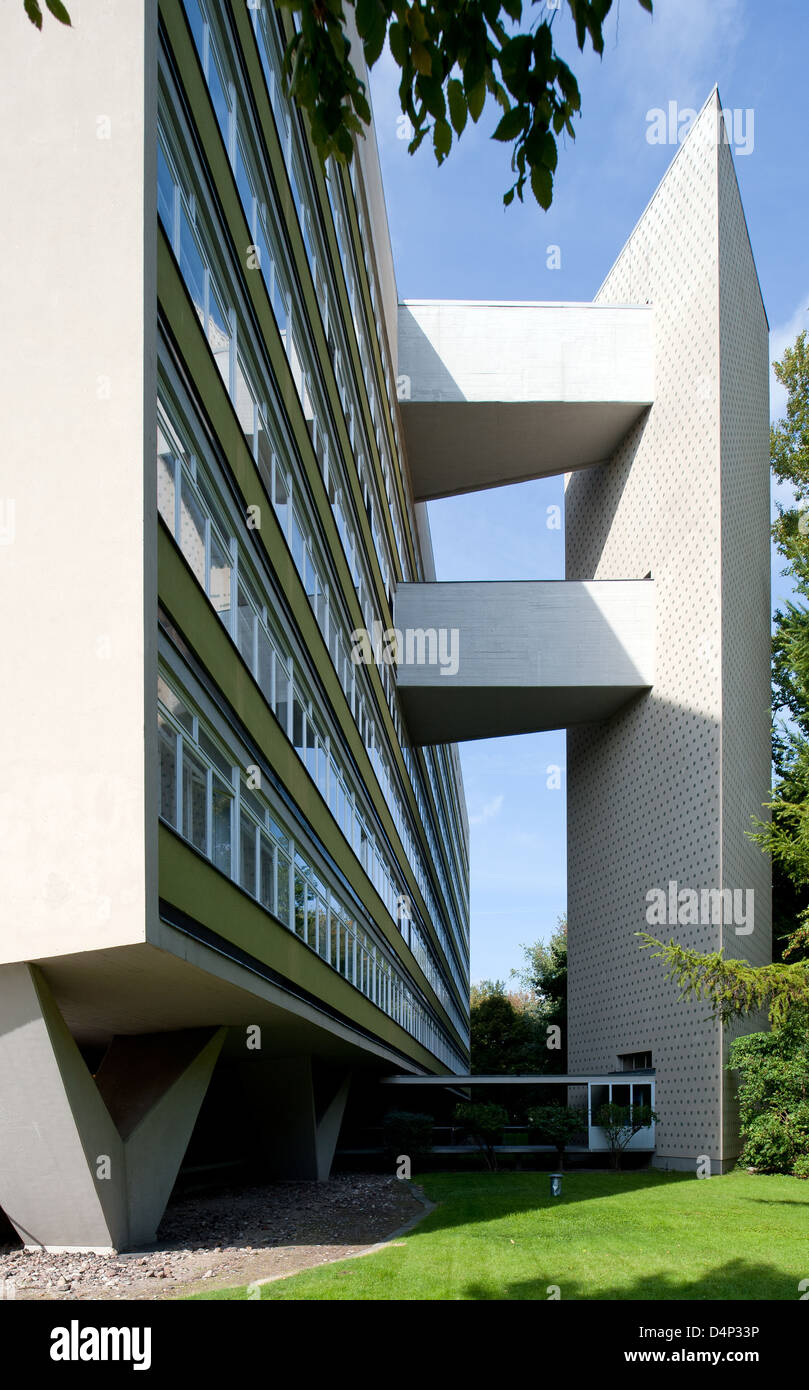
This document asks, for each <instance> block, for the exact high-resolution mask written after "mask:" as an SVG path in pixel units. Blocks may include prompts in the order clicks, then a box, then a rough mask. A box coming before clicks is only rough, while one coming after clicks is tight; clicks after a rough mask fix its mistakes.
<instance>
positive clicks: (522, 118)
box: [276, 0, 652, 208]
mask: <svg viewBox="0 0 809 1390" xmlns="http://www.w3.org/2000/svg"><path fill="white" fill-rule="evenodd" d="M276 3H277V5H278V7H279V8H281V9H289V10H292V11H293V12H295V13H296V14H297V15H298V16H299V23H298V26H297V28H296V32H295V33H294V34H293V36H292V38H291V39H290V41H289V44H288V46H287V50H286V53H285V55H284V72H285V75H286V77H287V79H288V82H289V89H290V93H291V95H292V96H293V97H294V99H295V101H296V102H297V103H298V105H299V106H300V107H301V108H302V109H303V110H305V111H306V112H307V113H308V116H309V121H310V125H311V131H312V138H313V140H314V143H315V146H316V148H317V150H318V152H319V153H320V156H321V158H322V159H323V160H324V161H325V160H326V159H327V158H328V157H329V156H332V157H333V158H334V159H337V160H339V161H341V162H348V161H350V159H351V157H352V153H353V137H354V136H361V135H363V134H364V127H365V126H366V125H368V123H369V121H370V119H371V112H370V108H369V106H368V100H367V97H366V93H365V83H364V82H362V81H361V79H360V78H359V76H358V75H357V72H356V70H355V68H354V66H353V62H352V59H351V57H350V48H351V44H350V41H349V39H348V37H347V35H346V32H345V11H344V5H343V0H276ZM346 3H348V4H351V5H353V6H354V9H355V17H356V25H357V31H358V33H359V36H360V39H361V41H362V47H363V53H364V56H365V62H366V64H367V65H368V67H369V68H371V67H373V65H374V63H375V62H376V61H377V59H378V58H379V56H380V54H381V52H382V49H383V48H384V46H385V39H386V38H387V41H388V45H389V47H390V51H391V54H392V55H393V59H394V62H395V63H396V65H397V66H398V68H399V69H400V70H401V80H400V83H399V100H400V103H401V108H402V111H403V113H404V114H405V115H406V116H407V117H408V120H409V121H410V124H411V127H412V130H413V138H412V140H411V142H410V145H409V149H410V152H411V154H412V153H413V152H414V151H415V150H417V149H418V147H419V145H420V144H421V142H422V140H424V138H425V136H427V135H430V136H431V137H432V144H433V150H434V152H435V157H436V160H437V162H438V163H439V164H441V163H443V161H444V160H445V159H446V157H447V155H448V154H449V152H450V149H451V147H452V140H453V134H454V135H455V136H456V137H458V138H459V137H460V136H461V135H462V133H463V131H464V129H465V127H466V124H467V121H468V120H470V119H471V120H472V121H473V122H476V121H478V120H479V119H480V117H481V115H482V114H483V111H484V109H485V108H486V105H487V103H488V102H489V99H490V98H491V100H492V102H494V103H495V105H496V107H497V112H498V115H499V119H498V122H497V125H496V127H495V129H494V132H493V136H492V138H493V139H495V140H502V141H503V142H504V143H505V144H508V145H511V146H512V158H511V167H512V171H513V173H514V174H515V175H516V178H515V181H514V183H513V184H512V186H511V188H509V189H508V191H507V192H506V194H505V196H504V198H503V201H504V203H506V204H509V203H511V202H512V201H513V199H514V195H515V193H516V194H517V196H518V197H519V198H520V200H522V197H523V190H524V188H525V185H526V183H529V184H530V187H531V191H532V192H533V194H534V197H535V198H536V200H537V202H538V203H539V204H540V206H541V207H543V208H548V207H550V204H551V199H552V197H553V174H554V170H555V169H556V163H557V157H558V151H557V139H558V137H559V136H560V135H561V134H562V133H563V132H565V133H566V134H568V135H569V136H570V138H571V139H575V131H574V129H573V117H574V116H575V115H576V114H577V113H578V112H579V109H580V107H581V97H580V94H579V88H578V84H577V82H576V79H575V77H574V75H573V73H572V72H571V70H570V68H569V67H568V65H567V63H565V62H563V60H562V59H561V58H560V57H559V54H558V53H557V52H556V49H555V47H554V42H553V32H552V24H553V20H554V18H555V13H554V11H549V10H548V8H547V6H546V5H545V4H544V3H542V0H531V3H529V4H528V5H527V6H526V7H525V10H526V13H525V16H524V14H523V10H524V7H523V4H522V0H463V3H462V4H455V5H453V4H445V3H442V0H424V3H418V2H417V3H412V4H411V3H409V2H408V0H346ZM638 3H639V4H640V5H641V7H642V8H643V9H644V10H647V11H648V12H649V13H650V14H651V12H652V0H638ZM566 4H567V8H568V9H569V11H570V13H571V15H572V18H573V22H574V26H575V34H576V42H577V44H578V47H579V51H580V52H583V51H584V48H585V45H586V43H587V39H588V37H589V39H590V42H591V44H592V46H593V49H594V51H595V52H596V53H598V54H603V52H604V33H603V28H604V20H605V19H606V17H607V15H608V14H609V12H610V10H611V9H612V0H566ZM537 9H538V10H539V14H538V16H536V17H534V15H535V12H536V10H537ZM523 20H525V23H524V25H523ZM521 25H522V26H523V27H521Z"/></svg>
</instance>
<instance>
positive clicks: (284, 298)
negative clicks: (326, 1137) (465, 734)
mask: <svg viewBox="0 0 809 1390" xmlns="http://www.w3.org/2000/svg"><path fill="white" fill-rule="evenodd" d="M159 38H160V45H159V55H158V83H159V88H158V91H159V95H158V126H159V133H158V153H157V209H158V224H159V226H158V238H159V247H158V257H159V259H158V267H159V269H158V403H157V413H158V432H157V444H156V447H157V501H158V511H159V526H160V528H161V533H162V540H163V542H164V543H165V544H168V545H169V546H170V547H171V548H172V549H173V550H175V551H176V552H179V555H180V556H182V560H183V563H184V566H185V567H187V570H188V571H189V572H190V574H191V575H192V576H193V579H194V581H195V582H196V585H198V586H199V589H200V590H201V591H202V592H203V594H204V595H205V597H206V599H207V602H208V604H209V606H210V610H212V617H213V620H214V621H217V620H218V623H219V624H221V627H222V628H223V629H224V632H225V633H226V635H227V638H228V639H229V646H228V653H229V655H228V658H227V660H228V661H229V662H235V663H240V664H241V665H242V666H243V667H244V668H246V675H247V676H248V677H249V679H251V680H252V681H253V682H254V683H255V686H256V687H257V688H258V690H259V691H260V692H261V696H262V698H263V700H264V702H265V703H266V707H267V708H268V710H270V711H271V712H272V715H273V716H274V719H275V720H276V721H277V723H278V726H279V727H280V729H281V731H282V732H283V735H284V736H285V738H286V739H287V740H288V742H289V744H290V745H291V747H292V748H293V749H294V751H295V754H296V755H297V759H298V764H297V767H298V771H297V777H296V779H295V780H296V781H297V780H298V779H304V780H305V782H306V786H307V795H310V794H311V791H312V789H314V790H315V791H316V794H317V796H318V797H319V799H320V802H321V803H322V807H323V810H324V811H325V812H326V814H327V815H328V816H329V817H330V818H331V820H332V821H333V822H334V823H335V824H336V827H337V829H338V830H339V833H340V847H341V848H340V856H339V858H338V860H337V864H336V866H335V863H334V860H335V856H334V855H331V854H324V853H323V852H322V850H321V849H319V847H318V838H319V837H318V834H317V832H316V830H315V829H314V828H313V827H312V826H311V825H309V826H307V825H305V824H302V822H304V821H305V819H306V817H305V815H304V813H303V811H302V810H301V809H300V808H299V815H298V817H297V823H296V824H295V825H293V824H290V822H289V817H288V815H287V816H286V818H285V814H284V809H283V807H282V806H281V805H279V804H277V803H274V802H273V800H272V796H271V793H270V791H269V790H268V787H267V786H266V784H262V781H261V776H260V772H259V770H258V769H259V765H260V764H261V761H262V752H263V750H262V749H261V748H260V746H258V745H254V746H253V748H252V750H251V748H250V747H249V746H248V744H249V740H245V737H244V731H243V730H242V729H240V728H239V727H237V725H238V722H239V721H237V720H235V719H232V720H229V718H228V714H227V702H226V701H225V700H224V699H223V698H221V692H220V691H219V687H220V684H221V680H220V675H219V671H218V670H217V669H216V666H215V664H213V665H211V666H209V667H207V668H206V672H205V679H204V680H203V681H200V679H199V672H198V670H196V672H195V669H192V668H195V667H196V666H197V665H198V661H197V662H192V663H190V665H189V663H188V662H187V661H186V654H185V652H184V643H183V642H182V641H178V640H175V639H176V627H177V626H179V627H180V629H181V630H182V628H183V624H182V621H181V619H179V618H178V612H179V609H178V603H179V600H178V599H177V597H176V595H175V594H174V593H173V592H172V585H171V579H170V574H169V569H168V568H167V567H166V566H165V565H164V566H162V567H161V568H160V571H159V600H160V605H161V614H162V623H161V638H160V644H161V645H160V662H161V674H160V681H159V690H158V702H157V719H158V730H159V751H160V768H159V777H160V815H161V822H162V824H163V826H164V827H165V828H167V829H170V830H171V832H172V833H173V834H175V835H178V836H180V837H182V839H183V840H184V841H185V842H186V843H187V844H190V845H191V846H192V847H193V848H194V849H195V850H196V852H197V853H198V854H200V855H202V856H204V858H205V859H207V860H208V861H209V863H211V864H213V865H214V867H215V868H216V869H217V870H218V871H219V872H221V873H222V874H224V875H226V876H227V877H228V878H229V879H231V880H232V882H233V884H234V885H237V886H238V887H239V888H240V889H242V890H243V891H244V892H246V893H248V894H249V895H250V897H251V898H253V899H254V900H255V901H256V902H258V903H259V904H260V905H261V906H262V907H263V908H264V909H265V910H266V912H267V913H268V914H269V916H270V917H271V918H272V920H273V923H274V924H276V925H278V924H281V925H282V926H283V927H284V928H285V929H286V930H288V931H290V932H292V933H295V934H296V936H297V937H298V939H299V940H300V941H302V942H303V943H304V944H305V945H306V946H308V947H309V948H310V949H311V950H313V951H315V952H317V954H318V955H319V956H320V958H321V960H323V961H325V962H326V963H328V964H329V965H330V966H331V967H332V968H333V969H334V970H335V971H337V972H339V973H340V974H341V976H342V977H343V979H345V980H348V981H349V982H350V983H351V984H352V985H353V986H354V987H355V988H356V989H357V990H359V991H360V992H361V993H362V994H364V995H365V997H366V999H370V1000H371V1001H372V1002H373V1003H374V1004H375V1005H376V1006H377V1007H378V1008H379V1009H381V1010H382V1011H383V1012H384V1013H386V1014H387V1015H388V1016H389V1017H390V1018H392V1019H394V1020H395V1021H396V1022H397V1023H399V1024H400V1025H401V1027H402V1028H404V1029H405V1031H406V1032H407V1033H408V1034H409V1035H410V1036H411V1037H412V1038H413V1039H414V1040H416V1041H418V1042H419V1043H421V1044H422V1046H423V1047H424V1048H426V1049H427V1051H428V1052H429V1053H430V1054H431V1055H432V1056H433V1057H435V1058H436V1059H437V1061H438V1062H439V1063H441V1064H442V1065H443V1066H445V1067H447V1068H449V1069H450V1070H454V1071H463V1070H465V1068H466V1065H467V1060H468V1027H469V989H468V984H469V901H468V868H469V857H468V856H469V847H468V842H467V838H466V830H465V820H464V814H463V789H462V787H461V786H460V783H459V779H458V773H457V760H456V759H455V758H453V755H452V749H451V748H449V747H444V746H436V747H431V748H414V747H412V746H411V745H410V743H409V742H408V739H407V734H406V730H405V726H404V723H403V720H402V717H401V713H400V709H399V703H398V695H397V689H396V679H395V672H394V671H393V670H392V669H391V668H390V667H389V666H387V665H384V664H380V665H378V666H366V665H356V664H354V663H353V662H352V660H351V652H352V636H351V635H352V633H353V632H354V631H355V630H356V629H357V628H358V627H364V628H365V629H367V630H368V631H373V629H374V624H375V623H377V622H381V623H382V624H383V627H388V626H390V625H391V624H392V617H391V611H392V603H393V596H394V592H395V589H396V585H397V584H398V583H399V582H402V581H408V580H410V581H413V580H420V579H423V578H424V570H423V565H422V560H421V554H420V549H419V540H418V532H417V527H416V522H415V515H414V508H413V503H412V498H411V497H410V496H409V495H408V490H407V482H406V472H405V470H404V468H403V465H402V454H401V443H400V432H399V430H400V427H399V421H398V418H397V405H396V396H395V384H394V376H393V368H392V365H391V361H390V355H389V351H388V345H387V338H386V334H385V331H384V325H383V319H382V310H381V302H380V299H381V297H380V291H379V287H378V286H377V284H376V278H375V269H374V265H375V262H374V256H373V243H372V239H371V238H372V232H371V225H370V220H369V216H368V212H367V208H366V205H365V200H364V196H363V190H362V187H361V184H360V175H359V173H358V171H357V169H356V167H352V169H351V171H350V172H349V171H346V170H344V169H338V168H337V167H329V168H328V169H327V170H326V171H325V172H324V171H323V170H322V169H321V168H320V167H319V165H318V163H317V161H316V159H314V158H313V157H312V151H311V146H310V142H309V140H308V137H307V134H306V131H305V128H304V125H303V123H302V121H301V119H300V117H299V115H298V113H297V111H296V109H295V108H294V106H292V105H291V104H290V103H289V102H287V101H286V99H285V97H284V95H283V88H282V82H281V75H280V74H281V56H282V53H283V48H284V44H285V41H286V40H285V36H284V33H283V31H282V28H281V21H280V19H279V16H278V14H277V13H276V11H275V10H274V7H273V6H271V5H262V6H260V7H257V8H252V7H248V6H242V5H240V4H238V3H237V4H233V5H230V4H228V3H225V0H220V2H219V3H214V0H184V3H183V4H182V5H178V6H175V7H173V8H172V9H171V10H170V9H169V7H168V6H167V7H166V8H165V11H164V9H163V7H161V11H160V26H159ZM201 88H204V100H203V98H202V94H201ZM161 266H162V267H164V273H163V274H162V275H161ZM177 277H179V282H180V284H181V287H182V297H183V298H182V303H180V299H179V296H178V293H177V292H176V284H175V282H176V280H177ZM178 305H179V308H178ZM189 308H190V310H191V313H189V312H188V311H189ZM178 314H179V317H180V319H182V322H183V324H184V328H183V332H182V334H180V333H179V332H178V331H177V329H176V324H175V320H177V316H178ZM180 338H182V342H181V341H180ZM211 368H213V371H211ZM223 392H224V394H225V396H226V398H227V402H228V409H227V411H225V412H224V413H223V406H222V401H221V395H222V393H223ZM214 398H215V399H216V402H217V405H216V409H214V408H213V407H212V401H213V399H214ZM220 419H224V420H225V421H226V422H227V423H226V428H219V427H218V424H217V423H215V422H218V421H219V420H220ZM301 595H303V596H304V598H305V603H306V606H307V609H308V613H309V615H310V617H311V620H312V622H313V624H314V627H312V623H310V621H309V619H308V618H307V619H306V620H305V622H302V621H301V619H300V616H299V615H300V612H301V607H300V600H301ZM313 632H315V633H316V638H314V637H313ZM197 657H198V658H199V653H197ZM326 672H328V675H326ZM251 769H252V771H251ZM310 783H311V786H310ZM286 790H287V792H292V795H293V797H294V796H295V786H294V785H293V786H292V787H287V789H286ZM357 869H359V870H360V874H359V877H357ZM346 877H347V878H348V879H349V880H350V881H351V882H352V883H354V884H357V883H359V884H360V885H361V886H362V885H367V891H364V889H363V891H360V892H359V893H357V892H356V891H354V892H353V894H351V895H348V896H347V894H346V892H345V878H346ZM414 966H415V968H414Z"/></svg>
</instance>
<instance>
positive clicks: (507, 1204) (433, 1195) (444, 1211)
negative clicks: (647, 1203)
mask: <svg viewBox="0 0 809 1390" xmlns="http://www.w3.org/2000/svg"><path fill="white" fill-rule="evenodd" d="M460 1176H462V1180H463V1185H462V1186H460V1185H459V1182H458V1179H459V1174H457V1173H419V1174H417V1175H415V1176H414V1179H413V1181H414V1182H415V1183H416V1184H417V1185H418V1186H421V1187H422V1188H423V1189H424V1192H425V1194H426V1196H427V1197H429V1199H430V1200H431V1201H433V1202H436V1203H438V1206H437V1208H436V1210H435V1211H433V1212H431V1213H430V1215H429V1216H428V1217H427V1218H426V1221H425V1223H424V1225H423V1226H421V1227H420V1228H419V1229H421V1230H430V1231H435V1230H438V1229H440V1228H441V1227H444V1228H446V1229H448V1230H450V1229H452V1228H453V1227H456V1226H470V1225H474V1224H475V1223H476V1222H489V1221H492V1220H495V1219H496V1220H499V1219H501V1218H502V1217H504V1216H518V1215H520V1213H522V1212H531V1211H540V1210H542V1209H543V1208H546V1207H552V1208H553V1210H554V1211H562V1210H564V1208H565V1207H569V1206H572V1205H578V1204H579V1203H581V1202H600V1201H605V1200H610V1199H612V1198H622V1197H625V1196H626V1195H627V1194H628V1193H630V1192H649V1191H654V1190H656V1189H659V1188H664V1187H669V1188H670V1187H672V1186H673V1185H675V1184H676V1185H679V1184H680V1183H693V1182H696V1181H698V1179H697V1178H696V1175H695V1174H693V1173H665V1172H660V1171H658V1170H657V1169H646V1170H644V1171H643V1172H626V1173H613V1172H605V1173H587V1172H581V1171H579V1172H575V1173H565V1174H564V1175H563V1179H562V1196H561V1197H551V1195H550V1182H549V1177H548V1174H547V1173H485V1172H481V1173H464V1174H463V1175H460ZM807 1199H808V1200H809V1191H808V1192H807ZM789 1205H792V1204H791V1203H790V1204H789Z"/></svg>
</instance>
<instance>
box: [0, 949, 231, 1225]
mask: <svg viewBox="0 0 809 1390" xmlns="http://www.w3.org/2000/svg"><path fill="white" fill-rule="evenodd" d="M224 1037H225V1029H223V1028H220V1029H219V1030H217V1031H215V1032H213V1033H212V1032H211V1030H209V1029H206V1030H196V1031H194V1032H192V1033H176V1034H163V1035H160V1036H159V1037H153V1038H137V1037H132V1038H117V1039H115V1040H114V1042H113V1044H112V1046H111V1048H110V1050H109V1052H108V1054H107V1057H106V1058H105V1059H104V1062H103V1063H102V1066H101V1068H100V1070H99V1083H97V1082H96V1081H95V1080H94V1078H93V1077H92V1076H91V1074H90V1072H89V1071H88V1069H87V1066H86V1065H85V1062H84V1060H83V1058H82V1056H81V1053H80V1052H79V1049H78V1047H77V1046H76V1043H75V1041H74V1039H73V1038H72V1036H71V1034H70V1032H69V1030H68V1028H67V1026H66V1024H65V1022H64V1019H63V1018H62V1016H61V1014H60V1013H59V1010H58V1008H57V1007H56V1004H55V1002H54V999H53V996H52V995H51V992H50V990H49V988H48V985H47V983H46V981H45V979H44V976H43V975H42V973H41V971H40V970H39V969H38V968H37V967H36V966H31V965H10V966H4V967H2V968H0V1206H2V1208H3V1210H4V1211H5V1213H6V1215H7V1216H8V1218H9V1220H10V1221H11V1222H12V1224H13V1225H14V1228H15V1230H16V1231H17V1233H18V1234H19V1236H20V1238H21V1239H22V1240H23V1242H24V1243H25V1244H26V1245H28V1246H44V1247H45V1248H46V1249H49V1250H59V1249H79V1250H88V1249H91V1250H109V1249H121V1248H123V1247H126V1246H127V1245H131V1244H132V1243H135V1242H138V1243H140V1242H146V1241H149V1240H152V1239H154V1236H155V1232H156V1228H157V1224H158V1222H159V1220H160V1217H161V1215H162V1213H163V1209H164V1207H165V1204H166V1201H167V1199H168V1196H169V1193H170V1191H171V1188H172V1186H173V1183H174V1180H175V1178H176V1175H177V1170H178V1168H179V1166H180V1163H181V1161H182V1157H183V1154H184V1153H185V1150H186V1147H187V1144H188V1140H189V1137H190V1135H191V1130H192V1129H193V1126H194V1121H195V1120H196V1117H197V1113H198V1111H199V1107H200V1104H201V1103H202V1098H203V1096H204V1094H205V1090H206V1088H207V1085H208V1081H209V1080H210V1075H211V1072H212V1070H213V1066H214V1063H215V1061H216V1058H217V1056H218V1054H219V1051H220V1049H221V1046H222V1043H223V1041H224Z"/></svg>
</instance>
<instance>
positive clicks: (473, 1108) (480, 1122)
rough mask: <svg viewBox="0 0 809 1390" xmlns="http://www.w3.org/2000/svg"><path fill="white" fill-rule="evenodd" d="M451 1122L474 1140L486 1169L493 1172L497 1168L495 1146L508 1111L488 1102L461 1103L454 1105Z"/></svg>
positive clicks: (506, 1122)
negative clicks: (484, 1161)
mask: <svg viewBox="0 0 809 1390" xmlns="http://www.w3.org/2000/svg"><path fill="white" fill-rule="evenodd" d="M453 1120H454V1121H455V1124H456V1125H458V1126H459V1127H460V1128H461V1129H463V1130H464V1131H465V1132H466V1133H467V1134H468V1135H470V1136H471V1138H472V1139H474V1141H475V1143H476V1144H477V1145H478V1146H479V1148H480V1151H481V1153H482V1154H483V1157H484V1159H485V1160H486V1166H487V1168H490V1169H491V1170H492V1172H494V1170H495V1169H496V1168H497V1154H496V1153H495V1144H499V1143H500V1141H501V1139H502V1137H503V1128H504V1126H505V1125H507V1124H508V1111H507V1110H506V1109H505V1108H504V1107H503V1106H502V1105H492V1104H490V1103H489V1102H488V1101H477V1102H473V1101H463V1102H461V1104H460V1105H456V1107H455V1113H454V1115H453Z"/></svg>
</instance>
